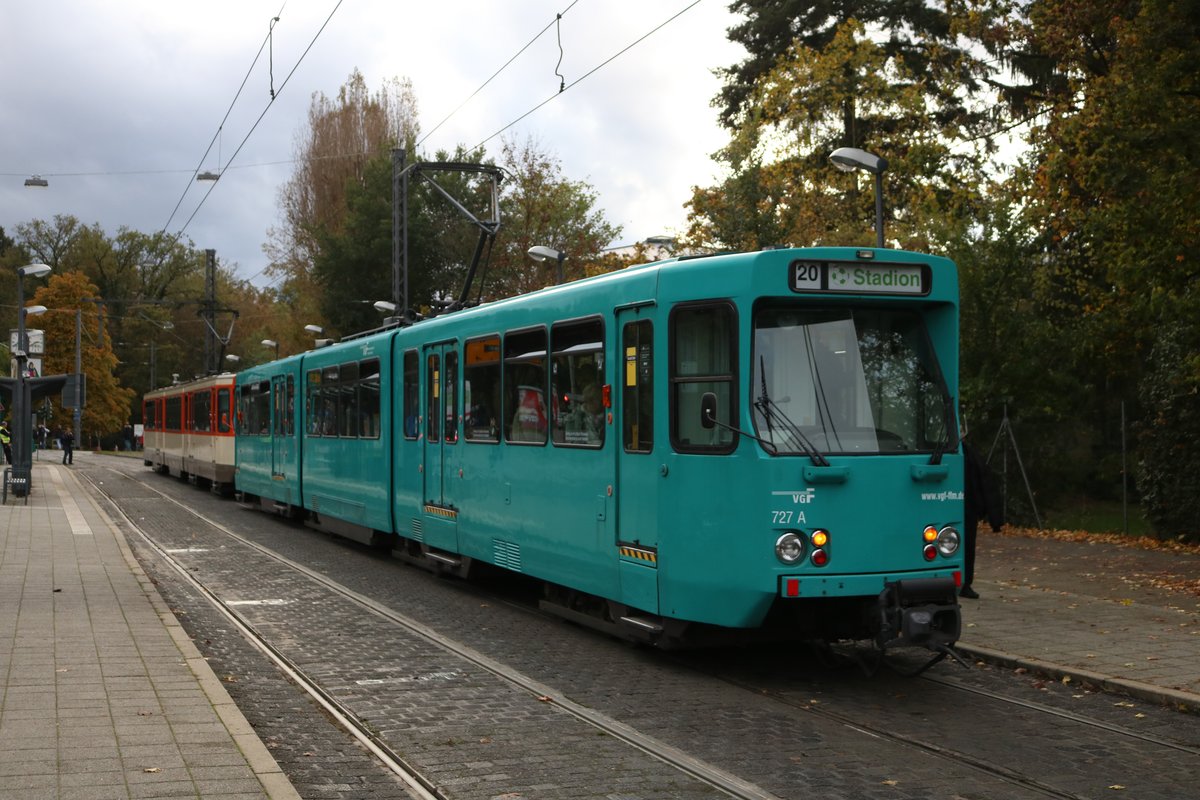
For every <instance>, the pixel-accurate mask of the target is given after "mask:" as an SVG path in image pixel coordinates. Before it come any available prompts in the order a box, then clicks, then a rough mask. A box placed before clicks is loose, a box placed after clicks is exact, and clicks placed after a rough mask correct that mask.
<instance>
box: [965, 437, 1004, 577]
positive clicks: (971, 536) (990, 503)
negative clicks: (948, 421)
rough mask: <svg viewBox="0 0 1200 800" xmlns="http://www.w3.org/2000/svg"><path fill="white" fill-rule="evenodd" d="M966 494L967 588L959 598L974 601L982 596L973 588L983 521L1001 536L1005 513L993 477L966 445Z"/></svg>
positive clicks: (975, 452)
mask: <svg viewBox="0 0 1200 800" xmlns="http://www.w3.org/2000/svg"><path fill="white" fill-rule="evenodd" d="M963 472H964V473H965V474H964V475H963V491H964V494H965V496H964V498H963V499H964V501H965V509H964V514H965V516H966V525H965V526H964V527H965V528H966V531H965V536H964V539H965V541H964V542H963V547H964V553H963V561H964V564H963V585H962V589H960V590H959V592H958V593H959V594H960V595H961V596H963V597H966V598H968V599H971V600H978V599H979V592H977V591H975V589H974V587H972V586H971V582H972V581H974V580H975V539H976V538H978V533H979V520H981V519H986V520H987V521H988V524H989V525H991V526H992V530H993V531H994V532H997V533H999V531H1000V527H1001V526H1002V525H1003V524H1004V512H1003V510H1002V509H1001V508H1000V504H999V503H998V502H997V499H998V498H997V497H996V490H995V488H994V487H993V485H992V473H991V472H990V471H989V470H988V466H987V464H985V463H984V461H983V459H982V458H980V456H979V453H978V452H977V451H976V450H975V448H974V446H972V445H970V444H967V443H966V442H965V441H964V442H963Z"/></svg>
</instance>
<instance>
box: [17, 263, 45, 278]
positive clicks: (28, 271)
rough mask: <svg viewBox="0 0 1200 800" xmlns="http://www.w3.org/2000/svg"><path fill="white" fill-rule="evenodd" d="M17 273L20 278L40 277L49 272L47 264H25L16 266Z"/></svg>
mask: <svg viewBox="0 0 1200 800" xmlns="http://www.w3.org/2000/svg"><path fill="white" fill-rule="evenodd" d="M17 274H18V275H20V276H21V277H22V278H40V277H42V276H43V275H49V274H50V265H49V264H26V265H25V266H23V267H17Z"/></svg>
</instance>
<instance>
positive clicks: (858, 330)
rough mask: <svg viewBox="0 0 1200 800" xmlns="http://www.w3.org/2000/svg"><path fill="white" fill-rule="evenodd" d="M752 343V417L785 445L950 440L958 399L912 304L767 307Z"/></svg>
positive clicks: (866, 446) (925, 445)
mask: <svg viewBox="0 0 1200 800" xmlns="http://www.w3.org/2000/svg"><path fill="white" fill-rule="evenodd" d="M753 353H754V355H753V359H754V365H753V369H752V383H751V386H750V396H751V398H752V400H753V408H754V423H755V426H756V429H757V433H758V436H759V437H761V438H762V439H764V440H766V441H767V442H770V443H771V444H772V445H774V447H775V449H776V451H777V452H778V453H779V454H780V455H785V454H805V453H806V451H808V450H811V449H815V450H817V451H819V452H821V453H831V454H837V453H842V454H857V455H865V454H878V453H890V454H902V453H919V452H922V451H924V452H931V451H933V450H935V449H937V448H939V447H945V446H946V444H947V443H948V442H950V441H953V439H952V438H951V437H952V435H953V434H952V431H953V424H954V421H953V419H952V418H951V416H950V414H951V412H952V408H953V406H952V403H951V401H950V396H949V393H948V392H947V391H946V385H945V382H944V381H943V380H942V373H941V370H940V369H939V368H938V363H937V357H936V355H935V354H934V351H933V347H932V346H931V344H930V341H929V335H928V332H927V331H926V328H925V323H924V321H923V320H922V318H921V317H920V315H918V314H917V313H915V312H912V311H906V310H902V309H887V308H873V307H863V308H805V307H798V306H768V307H762V308H759V309H758V312H757V314H756V315H755V321H754V351H753Z"/></svg>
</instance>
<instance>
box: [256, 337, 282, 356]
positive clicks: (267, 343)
mask: <svg viewBox="0 0 1200 800" xmlns="http://www.w3.org/2000/svg"><path fill="white" fill-rule="evenodd" d="M260 344H262V346H263V347H273V348H275V360H276V361H278V360H279V342H277V341H275V340H274V339H263V340H262V342H260Z"/></svg>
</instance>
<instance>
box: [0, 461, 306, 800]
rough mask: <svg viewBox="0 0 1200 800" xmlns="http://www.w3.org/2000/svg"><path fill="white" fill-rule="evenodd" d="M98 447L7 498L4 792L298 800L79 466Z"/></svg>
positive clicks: (1, 567) (3, 520) (2, 549)
mask: <svg viewBox="0 0 1200 800" xmlns="http://www.w3.org/2000/svg"><path fill="white" fill-rule="evenodd" d="M42 455H43V456H47V455H49V456H51V457H52V456H53V455H54V454H53V453H46V454H42ZM58 455H59V456H60V457H61V453H59V454H58ZM89 458H100V456H94V455H92V454H90V453H87V452H80V451H76V453H75V466H74V467H71V466H62V465H59V464H57V463H54V462H53V461H51V462H50V463H46V461H45V460H43V461H39V462H36V463H35V464H34V466H33V491H32V493H31V494H30V495H29V497H28V498H19V497H14V496H12V495H11V494H10V495H9V496H8V498H7V502H6V503H5V505H4V506H3V507H0V800H42V799H43V798H45V799H46V800H71V799H72V798H79V800H124V798H156V797H198V798H205V799H206V800H207V799H209V798H212V799H214V800H215V799H218V798H219V800H243V799H249V798H271V800H292V799H293V798H298V797H299V795H298V794H297V792H296V791H295V789H294V788H293V787H292V785H291V783H290V782H289V781H288V779H287V777H286V776H285V775H284V774H283V773H282V771H281V770H280V769H279V766H278V765H277V764H276V762H275V759H274V758H273V757H272V756H271V754H270V753H269V752H268V750H267V748H266V746H265V745H264V744H263V743H262V741H261V740H260V739H259V737H258V736H257V735H256V734H255V732H254V731H253V729H252V728H251V727H250V725H249V724H248V723H247V722H246V719H245V717H243V716H242V713H241V711H239V710H238V708H237V706H236V705H234V703H233V702H232V700H230V698H229V695H228V694H227V693H226V691H225V688H224V687H223V686H222V685H221V682H220V681H219V680H218V679H217V677H216V676H215V675H214V674H213V672H212V670H211V669H210V668H209V666H208V663H207V662H206V661H205V660H204V659H203V658H201V657H200V654H199V652H198V651H197V650H196V648H195V646H194V645H193V644H192V642H191V640H189V639H188V637H187V635H186V634H185V633H184V631H183V628H182V627H180V625H179V623H178V621H177V620H176V619H175V617H174V615H173V614H172V613H171V611H170V609H169V608H167V606H166V604H165V603H164V602H163V600H162V598H161V597H160V596H159V593H158V590H157V589H156V588H155V587H154V585H153V584H152V583H151V582H150V580H149V579H148V578H147V577H146V575H145V574H144V573H143V572H142V569H141V567H140V566H139V565H138V563H137V561H136V560H135V559H134V556H133V554H132V553H131V552H130V550H129V547H128V545H127V544H126V542H125V538H124V536H123V535H122V534H121V533H120V532H119V531H118V530H117V528H116V526H115V525H113V524H112V523H111V522H110V521H109V519H108V517H107V516H106V515H105V514H104V513H102V512H101V511H100V510H99V509H98V508H97V506H96V505H95V504H94V503H93V502H92V500H91V498H90V497H89V496H88V494H87V491H86V490H85V489H84V487H83V485H82V484H81V482H80V481H78V480H77V479H76V478H75V476H74V475H73V470H74V469H78V468H79V466H80V465H81V463H85V462H86V460H87V459H89ZM26 499H27V500H28V502H25V501H26Z"/></svg>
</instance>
